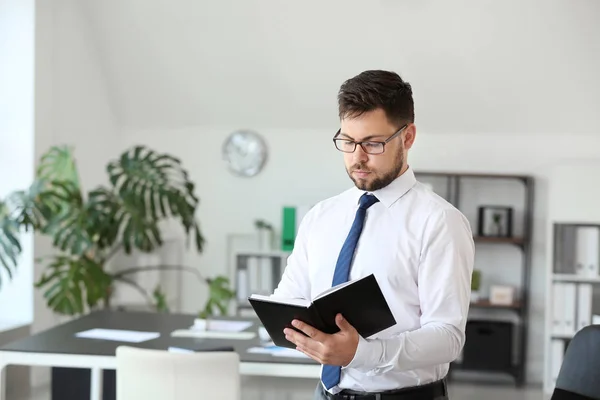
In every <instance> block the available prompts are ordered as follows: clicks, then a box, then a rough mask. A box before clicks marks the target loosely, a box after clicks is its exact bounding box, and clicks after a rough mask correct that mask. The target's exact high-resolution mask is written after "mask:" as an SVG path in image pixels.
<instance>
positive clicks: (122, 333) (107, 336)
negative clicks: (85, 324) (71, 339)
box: [75, 328, 160, 343]
mask: <svg viewBox="0 0 600 400" xmlns="http://www.w3.org/2000/svg"><path fill="white" fill-rule="evenodd" d="M75 336H77V337H80V338H86V339H100V340H115V341H118V342H131V343H140V342H145V341H147V340H151V339H156V338H157V337H159V336H160V333H159V332H142V331H128V330H122V329H100V328H95V329H89V330H87V331H82V332H77V333H76V334H75Z"/></svg>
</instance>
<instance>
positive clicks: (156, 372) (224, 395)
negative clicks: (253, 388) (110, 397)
mask: <svg viewBox="0 0 600 400" xmlns="http://www.w3.org/2000/svg"><path fill="white" fill-rule="evenodd" d="M116 356H117V369H116V376H117V390H116V392H117V400H138V399H139V400H190V399H223V400H239V399H240V392H241V390H240V372H239V371H240V359H239V355H238V354H237V353H236V352H233V351H232V352H221V351H207V352H196V353H175V352H169V351H166V350H150V349H141V348H135V347H130V346H120V347H118V348H117V352H116Z"/></svg>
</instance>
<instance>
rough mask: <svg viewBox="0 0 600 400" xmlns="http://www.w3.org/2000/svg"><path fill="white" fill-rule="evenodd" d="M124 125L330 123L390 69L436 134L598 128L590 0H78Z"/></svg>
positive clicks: (596, 41) (595, 18)
mask: <svg viewBox="0 0 600 400" xmlns="http://www.w3.org/2000/svg"><path fill="white" fill-rule="evenodd" d="M83 11H84V15H85V16H86V18H87V20H88V21H87V22H88V23H89V28H90V29H91V31H92V37H93V39H94V43H95V46H97V51H98V53H99V59H100V60H101V63H102V65H101V68H102V70H103V71H104V75H105V78H106V85H108V88H109V92H110V94H111V101H112V103H113V104H114V107H115V108H116V114H117V116H118V120H119V122H120V124H121V125H122V126H123V127H126V128H131V129H172V128H181V127H189V126H203V125H211V126H227V127H231V126H236V127H262V128H264V127H277V128H281V129H304V128H306V129H310V128H329V127H331V129H333V130H335V129H336V124H337V118H336V94H337V89H338V87H339V85H340V84H341V83H342V82H343V80H345V79H347V78H349V77H351V76H353V75H355V74H357V73H359V72H360V71H362V70H364V69H371V68H382V69H393V70H396V71H397V72H399V73H400V74H402V75H403V76H404V77H405V78H406V79H407V80H408V81H409V82H411V84H412V85H413V88H414V91H415V99H416V102H417V110H416V111H417V122H418V124H419V125H420V128H421V129H425V130H427V131H428V132H432V133H445V132H460V133H465V132H473V133H479V134H482V133H487V132H492V133H542V134H556V133H558V134H566V133H599V132H600V112H599V111H598V110H600V77H599V76H598V72H599V71H600V23H599V21H600V19H599V17H600V2H597V1H595V0H578V1H577V2H574V1H573V0H561V1H557V0H527V1H523V0H503V1H495V0H487V1H486V0H452V1H448V0H439V1H433V0H375V1H364V0H361V1H358V0H326V1H324V0H319V1H317V0H309V1H293V2H292V1H282V0H243V1H240V0H238V1H234V0H214V1H203V0H151V1H148V0H103V1H96V0H86V1H85V3H84V4H83Z"/></svg>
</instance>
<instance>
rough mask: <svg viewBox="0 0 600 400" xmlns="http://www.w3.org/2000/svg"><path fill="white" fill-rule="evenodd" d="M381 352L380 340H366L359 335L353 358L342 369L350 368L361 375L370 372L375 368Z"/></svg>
mask: <svg viewBox="0 0 600 400" xmlns="http://www.w3.org/2000/svg"><path fill="white" fill-rule="evenodd" d="M382 351H383V350H382V343H381V340H367V339H364V338H363V337H362V336H360V335H359V336H358V346H357V347H356V352H355V353H354V358H353V359H352V361H350V363H348V365H346V366H344V367H342V369H347V368H352V369H356V370H358V371H361V372H363V373H366V372H368V371H371V370H373V369H375V368H377V360H379V359H380V356H381V353H382Z"/></svg>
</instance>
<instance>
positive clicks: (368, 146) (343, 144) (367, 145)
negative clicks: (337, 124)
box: [333, 124, 408, 154]
mask: <svg viewBox="0 0 600 400" xmlns="http://www.w3.org/2000/svg"><path fill="white" fill-rule="evenodd" d="M407 126H408V124H406V125H404V126H403V127H402V128H400V129H399V130H398V131H397V132H396V133H394V134H393V135H392V136H390V137H389V138H387V139H386V140H385V141H383V142H374V141H366V142H355V141H353V140H350V139H343V138H338V137H337V136H338V135H339V134H340V131H341V129H338V131H337V133H336V134H335V135H334V136H333V143H334V144H335V148H336V149H338V150H339V151H341V152H344V153H354V151H355V150H356V146H357V145H359V146H360V147H362V149H363V151H364V152H365V153H367V154H381V153H383V152H384V151H385V144H386V143H388V142H389V141H390V140H392V139H393V138H395V137H396V136H398V135H399V134H401V133H402V131H403V130H404V129H406V127H407Z"/></svg>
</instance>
